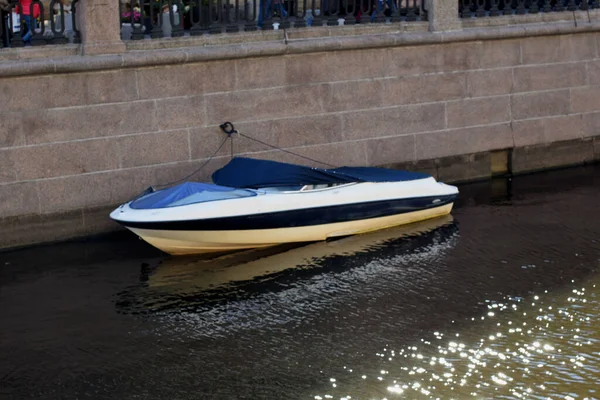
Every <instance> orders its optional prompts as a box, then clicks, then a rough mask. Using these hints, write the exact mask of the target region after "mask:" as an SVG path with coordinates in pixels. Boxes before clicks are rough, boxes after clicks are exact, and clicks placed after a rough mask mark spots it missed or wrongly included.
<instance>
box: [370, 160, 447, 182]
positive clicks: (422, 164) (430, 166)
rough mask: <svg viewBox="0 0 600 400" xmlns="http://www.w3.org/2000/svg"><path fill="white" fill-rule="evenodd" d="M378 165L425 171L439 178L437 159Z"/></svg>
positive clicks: (403, 169)
mask: <svg viewBox="0 0 600 400" xmlns="http://www.w3.org/2000/svg"><path fill="white" fill-rule="evenodd" d="M378 166H379V167H382V168H390V169H397V170H402V171H414V172H423V173H425V174H429V175H431V176H433V177H434V178H436V179H437V171H438V165H437V160H416V161H409V162H400V163H391V164H382V165H378Z"/></svg>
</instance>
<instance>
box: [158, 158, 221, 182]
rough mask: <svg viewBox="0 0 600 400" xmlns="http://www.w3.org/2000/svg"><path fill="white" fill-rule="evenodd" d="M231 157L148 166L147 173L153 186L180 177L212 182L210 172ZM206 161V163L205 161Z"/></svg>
mask: <svg viewBox="0 0 600 400" xmlns="http://www.w3.org/2000/svg"><path fill="white" fill-rule="evenodd" d="M230 160H231V158H230V157H229V156H227V157H215V158H213V159H212V160H210V161H208V159H201V160H193V161H185V162H179V163H174V164H169V165H156V166H153V167H150V168H149V170H148V174H149V176H150V180H151V182H152V185H153V186H156V185H167V184H172V183H174V182H180V181H181V180H182V179H184V178H187V179H186V180H190V181H194V182H212V179H211V175H212V173H213V172H214V171H215V170H217V169H219V168H221V167H223V166H224V165H225V164H227V163H228V162H229V161H230ZM207 161H208V163H207Z"/></svg>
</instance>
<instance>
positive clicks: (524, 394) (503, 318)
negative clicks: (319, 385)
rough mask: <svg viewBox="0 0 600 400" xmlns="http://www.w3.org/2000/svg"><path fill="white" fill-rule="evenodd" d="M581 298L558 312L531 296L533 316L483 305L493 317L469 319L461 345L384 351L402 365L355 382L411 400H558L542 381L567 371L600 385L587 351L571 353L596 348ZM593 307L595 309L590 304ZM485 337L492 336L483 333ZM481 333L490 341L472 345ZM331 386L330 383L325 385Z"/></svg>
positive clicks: (599, 371) (502, 305) (505, 305)
mask: <svg viewBox="0 0 600 400" xmlns="http://www.w3.org/2000/svg"><path fill="white" fill-rule="evenodd" d="M573 294H574V295H575V296H573ZM583 295H588V296H589V295H590V293H589V291H588V292H587V293H586V291H585V290H584V289H575V290H574V291H573V292H571V296H568V299H567V298H566V297H567V296H565V297H564V298H563V303H562V304H561V303H560V302H559V301H558V300H556V299H552V298H551V299H548V300H547V299H545V297H547V296H546V295H545V296H540V295H535V296H533V297H532V299H533V300H535V302H536V304H537V306H532V307H536V308H533V309H527V308H524V309H521V310H519V309H518V307H517V305H516V304H515V303H523V300H525V299H517V300H511V299H510V298H506V299H505V300H504V301H503V302H497V303H494V302H489V304H488V309H493V310H494V311H487V312H486V313H485V314H486V316H487V317H493V319H495V320H496V321H494V322H492V321H491V320H488V319H486V318H483V317H482V318H483V319H478V318H469V321H471V322H470V324H471V325H473V326H472V327H471V328H470V327H467V328H466V329H465V330H464V331H462V332H461V333H460V336H461V337H462V338H463V340H462V341H461V342H457V341H449V342H448V343H447V344H446V345H445V346H444V345H443V344H442V345H435V346H433V345H432V342H431V341H430V338H428V337H425V338H421V339H420V343H421V345H420V350H419V353H417V347H416V346H412V345H409V346H406V347H404V348H400V349H395V350H388V349H387V348H386V349H385V351H387V352H388V356H389V355H390V354H391V355H394V356H395V355H396V354H399V355H402V354H404V355H410V356H409V357H408V358H402V360H403V361H402V362H400V361H398V362H397V361H395V360H396V359H395V358H392V357H389V358H386V360H387V361H386V364H385V367H386V368H385V369H380V370H376V371H375V373H378V375H377V381H373V380H371V381H366V378H367V374H363V375H359V376H360V377H361V378H362V379H361V380H363V381H365V382H366V384H368V385H372V386H373V388H374V389H373V390H375V391H378V390H377V389H375V387H376V386H377V384H379V383H381V384H385V385H386V386H384V387H383V389H384V390H386V391H387V392H388V393H391V394H394V395H403V396H408V398H414V399H420V398H448V395H449V394H450V393H452V396H453V397H456V396H458V397H457V398H462V397H461V396H469V397H475V398H487V397H488V396H489V394H490V393H493V396H499V395H500V394H502V393H503V394H504V396H509V397H514V398H529V397H530V396H533V395H535V396H538V397H540V396H541V397H540V398H545V397H546V396H549V398H555V397H551V396H556V395H557V394H558V393H556V392H553V390H554V388H555V387H556V385H546V381H545V379H546V378H542V377H543V376H547V377H548V376H558V377H561V378H563V379H571V378H569V377H570V376H571V375H570V374H571V372H569V370H572V371H578V370H579V369H582V370H585V371H587V373H588V374H590V373H592V374H596V376H598V377H600V365H598V362H599V359H598V357H593V358H592V360H593V361H594V362H595V364H590V358H589V357H586V354H589V351H587V352H581V350H576V349H580V348H581V347H582V346H590V345H592V344H595V345H597V344H598V343H599V341H598V340H597V339H595V338H594V337H593V331H590V326H592V321H593V319H592V318H590V317H589V315H586V314H585V313H584V310H582V309H581V306H580V305H582V304H585V302H583V300H585V299H582V298H581V297H582V296H583ZM559 300H560V299H559ZM545 301H548V302H550V301H552V302H553V306H549V305H547V304H546V305H544V302H545ZM511 302H512V304H511ZM530 303H531V302H529V303H525V304H530ZM588 304H589V302H588ZM576 305H577V306H576ZM594 305H595V306H596V307H597V302H594ZM555 309H556V311H553V310H555ZM516 311H518V314H516V313H515V312H516ZM488 321H489V322H488ZM497 321H498V322H497ZM514 325H518V326H521V327H526V330H524V329H522V328H521V327H517V328H512V327H511V326H514ZM503 327H504V328H503ZM490 329H494V331H492V332H490V331H489V330H490ZM486 330H487V331H488V332H489V333H487V334H486V335H483V336H479V337H478V335H482V334H483V333H485V331H486ZM558 332H568V333H569V334H568V335H565V334H558ZM588 335H592V336H590V337H588ZM445 336H452V337H458V336H459V334H458V333H457V332H441V331H439V330H438V331H435V332H433V334H432V338H434V339H437V340H441V339H443V338H444V337H445ZM518 338H521V339H520V340H518ZM437 343H440V342H439V341H438V342H437ZM557 346H558V348H557ZM590 351H591V349H590ZM563 353H564V354H565V355H564V356H563V355H562V354H563ZM377 355H378V356H379V355H380V354H379V353H378V354H377ZM440 355H441V357H440ZM528 366H529V367H528ZM530 368H532V369H531V370H530ZM564 368H569V369H568V370H565V369H564ZM534 370H535V371H536V372H535V373H533V371H534ZM365 372H367V371H365ZM368 372H371V373H373V371H368ZM409 377H410V378H409ZM414 378H417V380H416V381H415V380H414ZM409 379H410V380H409ZM553 379H558V378H553ZM599 379H600V378H599ZM334 381H335V380H334V379H333V378H331V382H334ZM368 382H373V383H371V384H369V383H368ZM436 382H437V383H438V384H437V385H436ZM590 390H594V389H590ZM486 393H487V394H486ZM563 398H565V399H566V398H569V396H568V395H567V397H563ZM590 398H594V397H593V396H592V397H590ZM315 399H317V398H316V397H315Z"/></svg>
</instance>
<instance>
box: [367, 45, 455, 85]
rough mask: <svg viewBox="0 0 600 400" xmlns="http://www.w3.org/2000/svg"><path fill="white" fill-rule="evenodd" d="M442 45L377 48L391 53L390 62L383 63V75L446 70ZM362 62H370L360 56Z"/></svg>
mask: <svg viewBox="0 0 600 400" xmlns="http://www.w3.org/2000/svg"><path fill="white" fill-rule="evenodd" d="M442 48H443V46H442V45H432V46H409V47H405V46H402V47H391V48H389V49H385V50H384V49H377V51H378V52H383V51H385V52H386V53H387V54H389V60H390V61H389V63H387V64H383V66H384V71H383V76H387V77H402V76H407V75H419V74H427V73H432V72H439V71H444V65H443V57H442V52H441V50H442ZM360 61H361V63H363V64H367V65H368V64H370V62H365V61H364V60H363V59H362V58H360Z"/></svg>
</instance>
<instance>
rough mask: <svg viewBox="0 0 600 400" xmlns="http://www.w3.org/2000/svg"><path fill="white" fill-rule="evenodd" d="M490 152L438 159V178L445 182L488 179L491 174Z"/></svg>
mask: <svg viewBox="0 0 600 400" xmlns="http://www.w3.org/2000/svg"><path fill="white" fill-rule="evenodd" d="M490 164H491V163H490V153H488V152H485V153H476V154H466V155H462V156H452V157H444V158H441V159H439V160H438V177H437V179H438V180H439V181H441V182H445V183H459V182H467V181H474V180H479V179H488V178H490V176H491V169H490Z"/></svg>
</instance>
